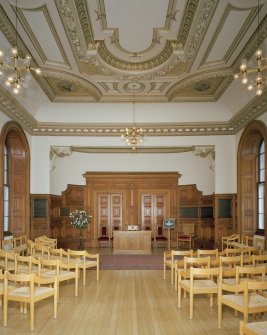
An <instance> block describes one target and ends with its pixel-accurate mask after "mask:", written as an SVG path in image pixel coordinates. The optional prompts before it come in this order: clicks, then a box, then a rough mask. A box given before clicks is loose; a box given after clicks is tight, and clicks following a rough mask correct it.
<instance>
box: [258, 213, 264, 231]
mask: <svg viewBox="0 0 267 335" xmlns="http://www.w3.org/2000/svg"><path fill="white" fill-rule="evenodd" d="M258 218H259V229H264V214H259V216H258Z"/></svg>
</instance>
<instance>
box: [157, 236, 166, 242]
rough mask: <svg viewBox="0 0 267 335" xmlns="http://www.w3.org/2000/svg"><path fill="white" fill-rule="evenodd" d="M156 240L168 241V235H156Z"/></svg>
mask: <svg viewBox="0 0 267 335" xmlns="http://www.w3.org/2000/svg"><path fill="white" fill-rule="evenodd" d="M156 240H157V241H166V240H167V237H165V236H156Z"/></svg>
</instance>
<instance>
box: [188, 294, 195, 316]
mask: <svg viewBox="0 0 267 335" xmlns="http://www.w3.org/2000/svg"><path fill="white" fill-rule="evenodd" d="M189 298H190V303H189V304H190V317H189V318H190V320H192V319H193V302H194V300H193V299H194V294H193V292H190V294H189Z"/></svg>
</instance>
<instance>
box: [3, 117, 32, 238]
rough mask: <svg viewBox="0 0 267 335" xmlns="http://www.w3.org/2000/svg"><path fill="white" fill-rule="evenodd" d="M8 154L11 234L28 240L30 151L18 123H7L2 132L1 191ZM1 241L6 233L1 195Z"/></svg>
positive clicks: (9, 226) (9, 225)
mask: <svg viewBox="0 0 267 335" xmlns="http://www.w3.org/2000/svg"><path fill="white" fill-rule="evenodd" d="M5 146H6V150H7V153H8V186H9V187H8V188H9V196H8V202H9V205H8V216H9V220H8V222H9V224H8V230H9V231H10V232H11V233H12V235H14V236H18V235H23V234H27V235H28V236H29V226H30V219H29V217H30V216H29V211H30V206H29V204H30V201H29V197H30V151H29V145H28V141H27V138H26V136H25V133H24V131H23V130H22V128H21V127H20V125H18V124H17V123H16V122H7V123H6V124H5V125H4V126H3V128H2V131H1V154H2V156H1V157H2V159H1V167H2V168H1V171H2V174H1V188H2V189H4V148H5ZM1 193H2V194H1V199H0V201H1V211H2V213H1V232H0V234H1V238H2V237H3V230H4V219H3V217H4V213H3V207H4V206H3V202H4V195H3V192H1Z"/></svg>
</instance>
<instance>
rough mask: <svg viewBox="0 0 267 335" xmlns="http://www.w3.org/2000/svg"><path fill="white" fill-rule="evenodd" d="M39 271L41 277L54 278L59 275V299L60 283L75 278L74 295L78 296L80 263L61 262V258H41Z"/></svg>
mask: <svg viewBox="0 0 267 335" xmlns="http://www.w3.org/2000/svg"><path fill="white" fill-rule="evenodd" d="M39 262H40V263H39V264H40V266H39V272H38V275H39V277H41V278H53V277H55V276H56V277H57V281H58V299H59V284H60V283H61V282H64V281H69V280H71V279H74V283H75V284H74V295H75V297H77V296H78V279H79V272H78V265H77V264H76V265H75V264H66V263H63V262H61V261H60V260H59V259H42V258H40V259H39ZM72 270H74V271H72Z"/></svg>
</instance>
